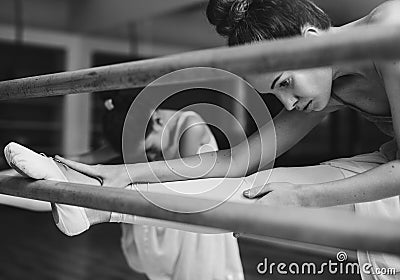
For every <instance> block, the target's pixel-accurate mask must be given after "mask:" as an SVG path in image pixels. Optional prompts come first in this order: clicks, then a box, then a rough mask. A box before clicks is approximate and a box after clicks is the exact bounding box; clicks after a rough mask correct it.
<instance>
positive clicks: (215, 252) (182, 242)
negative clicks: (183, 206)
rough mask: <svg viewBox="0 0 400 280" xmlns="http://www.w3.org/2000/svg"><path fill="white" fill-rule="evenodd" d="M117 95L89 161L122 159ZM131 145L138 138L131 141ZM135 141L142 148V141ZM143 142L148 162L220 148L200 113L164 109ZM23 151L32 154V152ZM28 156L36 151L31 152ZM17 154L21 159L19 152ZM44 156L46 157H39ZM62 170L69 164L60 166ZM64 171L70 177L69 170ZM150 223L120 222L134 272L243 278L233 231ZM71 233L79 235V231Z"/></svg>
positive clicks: (34, 206)
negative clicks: (204, 230) (102, 139)
mask: <svg viewBox="0 0 400 280" xmlns="http://www.w3.org/2000/svg"><path fill="white" fill-rule="evenodd" d="M114 99H116V100H114V101H113V100H111V99H109V100H106V102H105V105H106V108H107V109H108V112H107V114H106V117H105V119H104V122H103V126H104V133H105V134H106V135H105V136H106V138H107V139H108V142H109V143H110V145H106V146H103V147H102V148H101V149H99V150H96V151H95V152H93V153H88V154H85V155H83V157H82V159H83V160H84V161H86V162H92V163H96V162H101V161H102V160H104V159H107V160H112V159H114V158H116V157H119V158H122V156H121V155H120V152H119V151H121V131H122V127H123V122H124V120H125V116H126V113H127V111H128V108H129V106H128V105H129V102H123V101H129V100H125V99H126V98H125V97H124V96H117V97H116V98H114ZM121 103H123V104H125V107H126V108H123V107H124V106H119V105H118V104H121ZM145 113H147V112H145ZM132 144H134V143H133V142H132ZM161 145H163V147H161ZM12 146H13V144H11V145H9V146H8V147H9V148H7V149H6V157H7V158H9V157H8V156H7V155H10V153H11V151H12V150H13V149H12V148H11V147H12ZM137 146H138V147H139V146H140V144H137ZM144 146H145V149H146V156H147V158H148V160H149V161H154V160H161V159H172V158H177V157H179V156H191V155H194V154H196V153H199V152H201V151H202V152H203V151H204V152H206V151H216V150H218V146H217V142H216V140H215V138H214V136H213V134H212V133H211V131H210V129H209V128H208V126H207V125H206V124H205V123H204V120H203V119H202V118H201V117H200V116H199V115H198V114H197V113H195V112H192V111H174V110H164V109H158V110H155V111H154V112H153V113H152V114H151V118H150V121H149V124H148V126H147V129H146V133H145V140H144ZM14 147H15V148H16V149H19V148H21V149H22V146H19V145H14ZM15 148H14V150H15ZM22 150H23V149H22ZM25 155H29V153H28V154H25ZM30 155H33V154H32V153H30ZM19 158H20V159H21V158H22V157H21V155H20V156H19ZM41 158H44V157H40V158H39V159H41ZM12 162H13V160H11V161H10V163H11V166H14V167H16V166H18V164H17V165H14V164H12ZM39 162H40V160H38V161H37V163H39ZM43 168H44V169H47V171H49V170H51V167H44V166H43ZM18 169H19V172H20V173H22V174H23V175H25V172H21V171H22V170H24V168H22V167H20V168H17V170H18ZM62 170H66V169H65V168H62ZM8 173H9V172H8ZM27 174H29V173H27ZM3 175H6V174H3ZM60 175H61V174H60ZM66 176H67V177H68V175H66ZM76 176H78V177H75V176H72V177H71V178H70V177H68V179H69V180H70V181H75V182H83V181H82V178H83V177H81V176H79V174H76ZM33 177H35V176H33ZM60 178H63V177H62V176H61V177H60ZM54 179H56V178H54ZM87 183H89V182H87ZM0 203H3V204H7V205H11V206H16V207H21V208H25V209H28V210H35V211H51V207H50V203H48V202H43V201H36V200H29V199H24V198H19V197H12V196H1V195H0ZM151 225H152V223H150V225H148V223H141V224H125V223H122V224H121V227H122V238H121V247H122V250H123V253H124V255H125V258H126V260H127V262H128V264H129V266H130V267H131V268H133V269H134V270H136V271H139V272H142V273H145V274H146V276H147V277H149V279H151V280H157V279H175V280H179V279H182V280H184V279H188V278H190V279H210V280H211V279H225V278H226V277H231V278H232V279H243V269H242V264H241V260H240V254H239V247H238V244H237V240H236V238H234V237H233V235H232V234H231V233H220V231H216V233H219V234H202V233H198V232H187V231H183V230H184V229H185V228H184V227H182V228H181V229H182V230H178V229H174V228H165V226H168V224H165V223H163V222H158V223H153V226H151ZM163 226H164V227H163ZM178 228H180V227H178ZM189 229H190V228H189ZM207 232H209V231H207ZM211 232H213V231H211ZM214 232H215V231H214ZM69 233H71V234H72V233H73V234H76V233H77V232H73V231H71V232H69ZM210 256H212V257H210ZM200 267H201V269H200Z"/></svg>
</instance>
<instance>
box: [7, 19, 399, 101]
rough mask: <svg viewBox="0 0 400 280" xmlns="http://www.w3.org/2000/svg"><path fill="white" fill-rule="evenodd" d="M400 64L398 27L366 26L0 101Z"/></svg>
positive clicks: (113, 72)
mask: <svg viewBox="0 0 400 280" xmlns="http://www.w3.org/2000/svg"><path fill="white" fill-rule="evenodd" d="M368 58H369V59H376V60H379V59H396V58H400V26H363V27H355V28H353V29H352V30H347V31H340V32H337V33H327V34H324V35H321V36H319V37H313V38H290V39H282V40H276V41H268V42H261V43H257V44H251V45H243V46H236V47H230V48H228V47H223V48H215V49H208V50H201V51H194V52H187V53H182V54H176V55H170V56H165V57H161V58H155V59H148V60H142V61H135V62H128V63H121V64H115V65H110V66H103V67H96V68H89V69H83V70H77V71H70V72H63V73H56V74H49V75H43V76H36V77H29V78H22V79H16V80H10V81H3V82H0V100H6V99H16V98H30V97H43V96H55V95H66V94H74V93H84V92H92V91H104V90H117V89H125V88H132V87H141V86H146V85H148V84H149V83H150V82H152V81H154V80H155V79H157V78H159V77H161V76H162V75H164V74H167V73H170V72H172V71H175V70H179V69H184V68H189V67H214V68H220V69H224V70H227V71H231V72H233V73H235V74H238V75H244V74H253V73H265V72H270V71H281V70H289V69H291V70H294V69H302V68H313V67H320V66H326V65H331V64H336V63H345V62H353V61H360V60H364V59H368Z"/></svg>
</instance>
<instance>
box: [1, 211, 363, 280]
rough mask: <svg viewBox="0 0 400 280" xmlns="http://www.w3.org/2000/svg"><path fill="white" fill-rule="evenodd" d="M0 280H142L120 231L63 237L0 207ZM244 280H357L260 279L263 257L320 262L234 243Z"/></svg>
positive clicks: (42, 221) (45, 220)
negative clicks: (127, 258)
mask: <svg viewBox="0 0 400 280" xmlns="http://www.w3.org/2000/svg"><path fill="white" fill-rule="evenodd" d="M0 219H1V221H2V226H1V230H0V248H1V249H0V280H16V279H18V280H19V279H29V280H36V279H40V280H46V279H51V280H70V279H71V280H72V279H74V280H89V279H90V280H91V279H96V280H102V279H121V280H122V279H135V280H145V279H147V278H146V277H145V276H144V275H143V274H139V273H137V272H135V271H133V270H131V269H130V268H129V267H128V265H127V263H126V261H125V259H124V256H123V254H122V251H121V249H120V245H119V240H120V234H121V232H120V227H119V225H117V224H103V225H97V226H95V227H93V228H91V229H90V230H89V231H88V232H85V233H84V234H82V235H80V236H77V237H73V238H70V237H66V236H64V235H63V234H62V233H61V232H59V231H58V229H57V228H56V227H55V225H54V223H53V220H52V216H51V213H38V212H30V211H25V210H20V209H16V208H12V207H7V206H0ZM239 245H240V250H241V257H242V261H243V268H244V271H245V278H246V279H247V280H261V279H268V280H274V279H307V280H308V279H324V280H328V279H346V280H347V279H349V280H353V279H354V280H356V279H359V278H358V276H354V275H353V276H343V277H335V276H333V275H318V276H310V275H307V276H299V275H297V276H296V277H295V278H293V275H286V276H285V275H260V274H259V273H258V272H257V270H256V267H257V264H258V263H260V262H261V261H263V260H264V258H265V257H268V258H269V259H270V260H273V261H275V262H298V263H301V262H302V261H303V262H304V261H315V262H317V263H318V262H321V261H324V260H325V261H326V260H328V259H329V258H328V257H324V258H321V257H320V256H318V255H317V254H312V253H310V252H309V251H307V252H305V251H302V250H301V249H299V248H297V249H296V248H291V249H288V248H282V247H280V246H277V245H276V246H275V245H271V244H265V243H261V242H259V241H254V240H250V239H246V238H240V239H239Z"/></svg>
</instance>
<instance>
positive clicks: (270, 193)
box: [243, 183, 308, 207]
mask: <svg viewBox="0 0 400 280" xmlns="http://www.w3.org/2000/svg"><path fill="white" fill-rule="evenodd" d="M304 189H305V186H303V185H295V184H291V183H269V184H266V185H263V186H258V187H254V188H251V189H248V190H245V191H244V192H243V195H244V196H245V197H247V198H249V199H258V201H257V203H263V204H268V205H271V206H295V207H305V206H308V203H306V199H305V196H304V193H303V191H304Z"/></svg>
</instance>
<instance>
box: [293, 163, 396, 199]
mask: <svg viewBox="0 0 400 280" xmlns="http://www.w3.org/2000/svg"><path fill="white" fill-rule="evenodd" d="M300 191H301V196H302V197H303V200H304V204H305V205H307V206H310V207H329V206H335V205H344V204H353V203H362V202H369V201H374V200H380V199H384V198H388V197H392V196H397V195H400V161H392V162H389V163H386V164H383V165H381V166H379V167H376V168H373V169H371V170H369V171H366V172H364V173H361V174H358V175H356V176H353V177H350V178H346V179H343V180H338V181H333V182H327V183H322V184H314V185H306V186H304V187H303V188H302V189H301V190H300Z"/></svg>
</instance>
